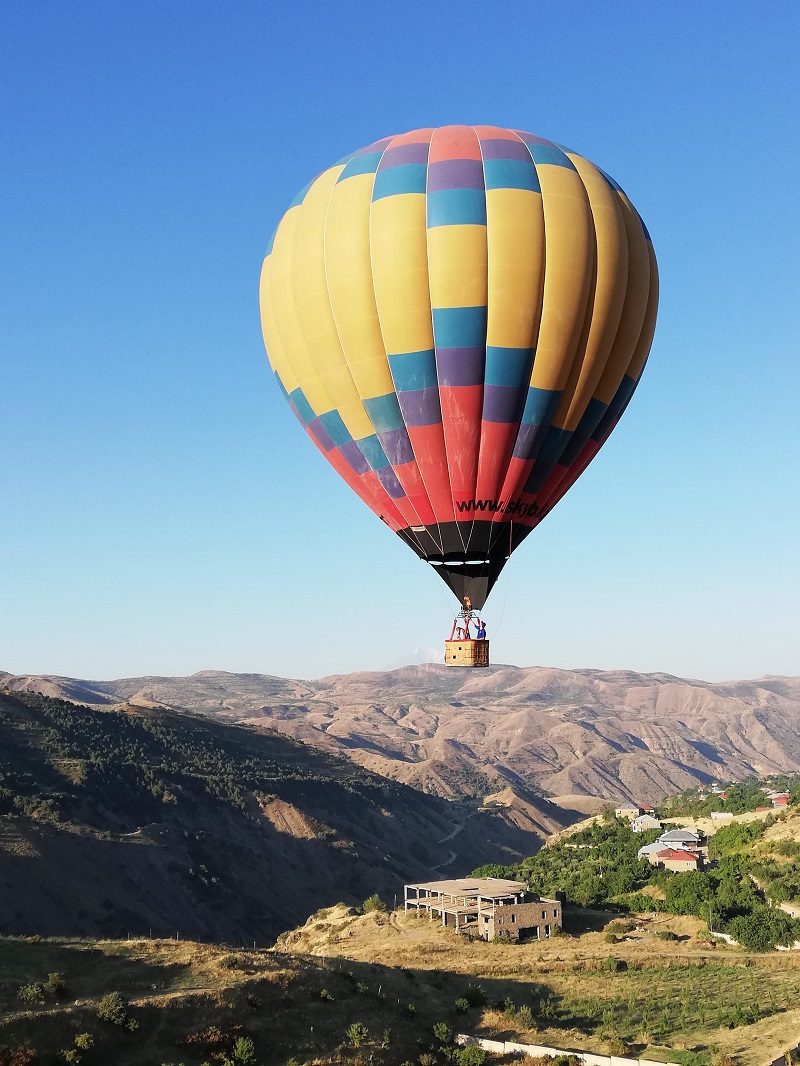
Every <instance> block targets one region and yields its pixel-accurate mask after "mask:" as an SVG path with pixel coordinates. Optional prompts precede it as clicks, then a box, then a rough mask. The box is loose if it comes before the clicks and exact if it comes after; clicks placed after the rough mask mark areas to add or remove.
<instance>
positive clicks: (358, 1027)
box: [347, 1022, 369, 1047]
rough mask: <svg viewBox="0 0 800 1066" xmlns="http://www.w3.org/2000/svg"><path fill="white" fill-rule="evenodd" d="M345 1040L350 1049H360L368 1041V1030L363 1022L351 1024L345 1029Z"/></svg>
mask: <svg viewBox="0 0 800 1066" xmlns="http://www.w3.org/2000/svg"><path fill="white" fill-rule="evenodd" d="M347 1039H348V1040H349V1041H350V1046H351V1047H361V1046H362V1044H364V1043H365V1042H366V1041H367V1040H369V1029H367V1027H366V1025H364V1023H363V1022H351V1023H350V1025H348V1027H347Z"/></svg>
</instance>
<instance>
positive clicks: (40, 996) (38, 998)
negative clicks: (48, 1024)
mask: <svg viewBox="0 0 800 1066" xmlns="http://www.w3.org/2000/svg"><path fill="white" fill-rule="evenodd" d="M17 999H21V1000H22V1002H23V1003H44V985H43V984H40V983H39V982H38V981H34V982H31V984H29V985H23V986H22V988H20V990H19V991H18V992H17Z"/></svg>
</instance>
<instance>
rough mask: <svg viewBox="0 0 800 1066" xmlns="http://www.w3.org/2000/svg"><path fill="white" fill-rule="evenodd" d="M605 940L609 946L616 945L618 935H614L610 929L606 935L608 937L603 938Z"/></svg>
mask: <svg viewBox="0 0 800 1066" xmlns="http://www.w3.org/2000/svg"><path fill="white" fill-rule="evenodd" d="M603 939H604V940H605V942H606V943H607V944H616V942H617V934H616V933H612V932H611V930H610V929H609V931H608V932H607V933H606V935H605V936H604V937H603Z"/></svg>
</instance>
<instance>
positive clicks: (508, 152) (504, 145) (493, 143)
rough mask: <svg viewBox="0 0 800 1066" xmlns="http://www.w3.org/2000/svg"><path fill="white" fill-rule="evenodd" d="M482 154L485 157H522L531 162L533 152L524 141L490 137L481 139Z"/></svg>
mask: <svg viewBox="0 0 800 1066" xmlns="http://www.w3.org/2000/svg"><path fill="white" fill-rule="evenodd" d="M481 154H482V155H483V158H484V159H522V160H526V161H527V162H529V163H530V161H531V153H530V152H529V151H528V149H527V148H526V147H525V145H524V144H523V143H522V141H509V140H500V139H499V138H493V139H492V138H489V139H487V140H485V141H481Z"/></svg>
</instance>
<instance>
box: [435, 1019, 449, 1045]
mask: <svg viewBox="0 0 800 1066" xmlns="http://www.w3.org/2000/svg"><path fill="white" fill-rule="evenodd" d="M433 1035H434V1036H435V1037H436V1039H437V1040H438V1041H439V1043H440V1044H442V1045H443V1046H445V1047H446V1046H447V1045H449V1044H451V1043H452V1042H453V1030H452V1029H451V1028H450V1026H449V1025H448V1024H447V1022H436V1024H435V1025H434V1027H433Z"/></svg>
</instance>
